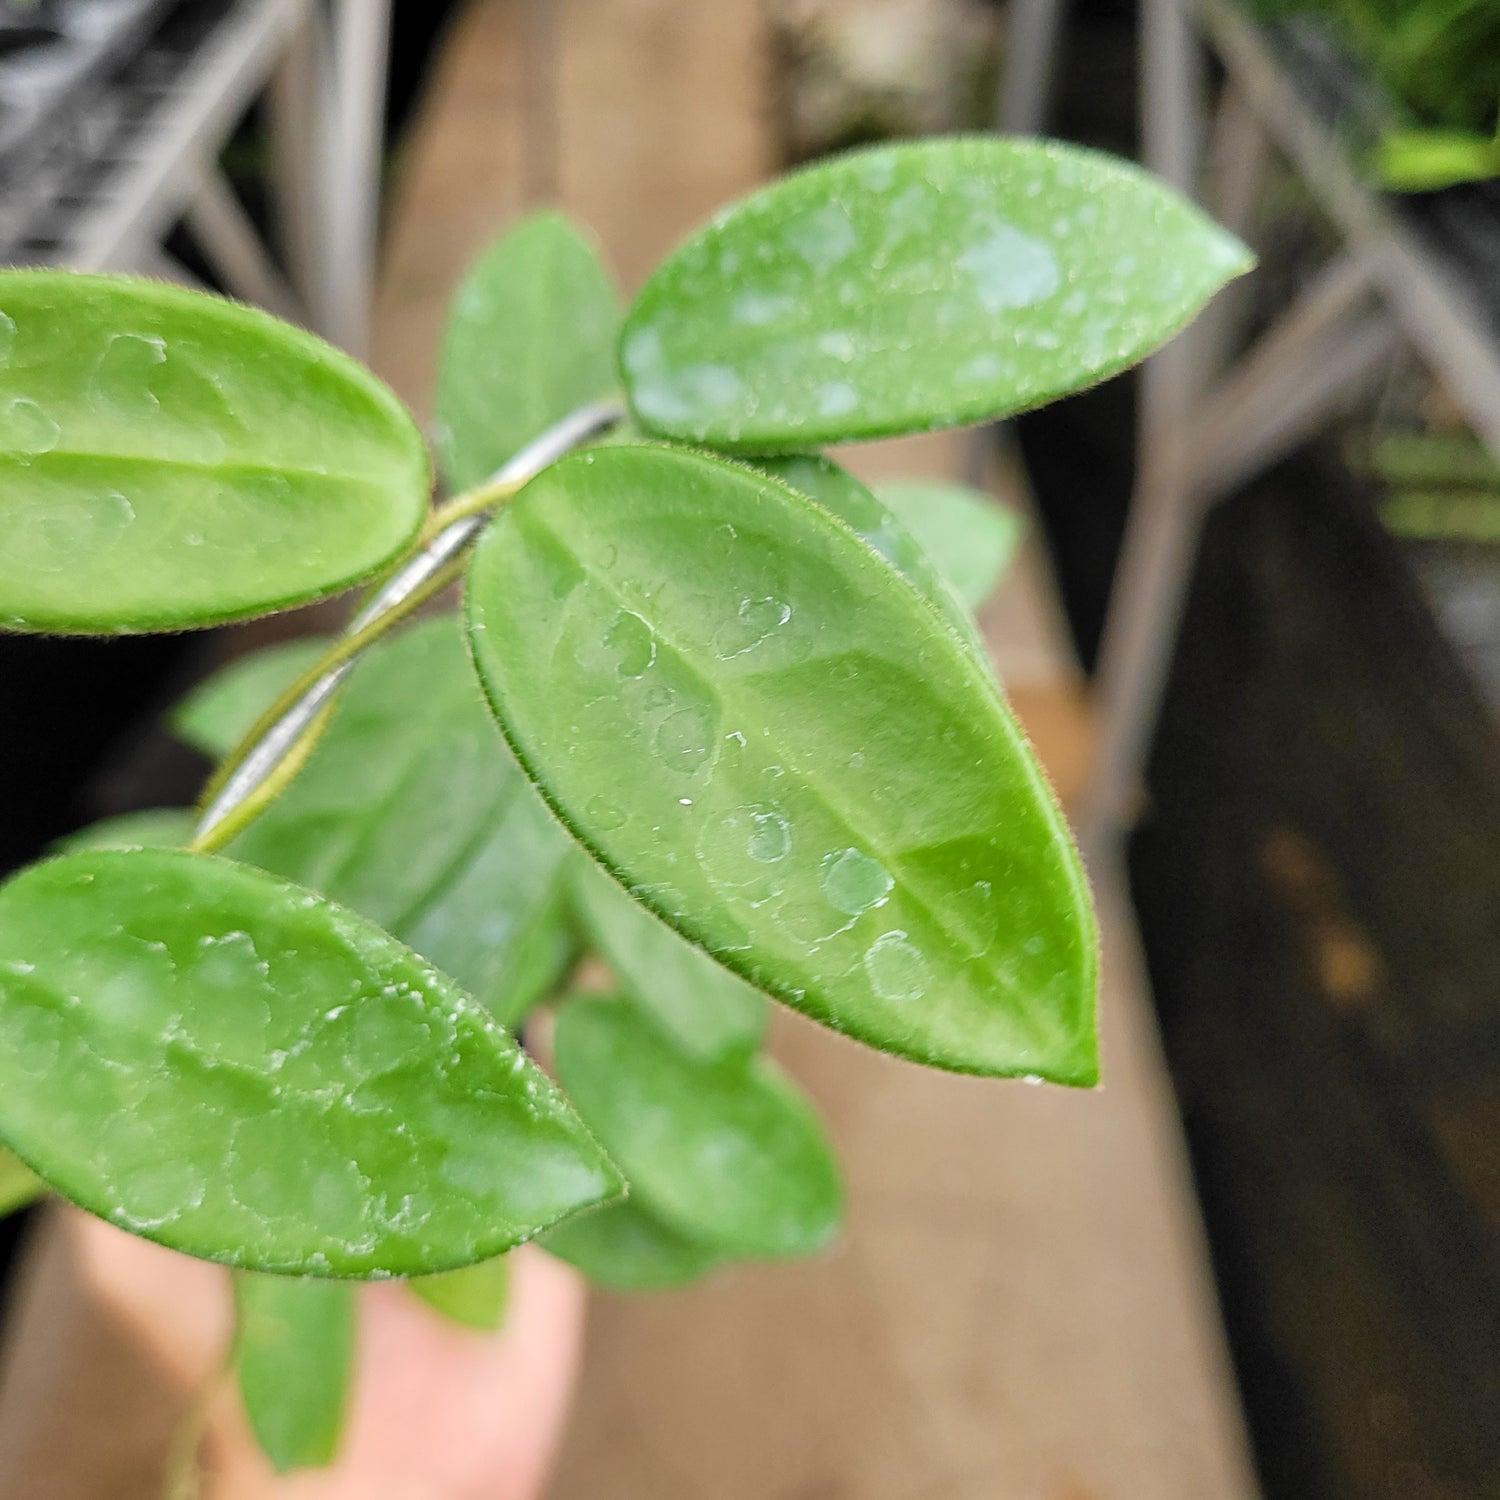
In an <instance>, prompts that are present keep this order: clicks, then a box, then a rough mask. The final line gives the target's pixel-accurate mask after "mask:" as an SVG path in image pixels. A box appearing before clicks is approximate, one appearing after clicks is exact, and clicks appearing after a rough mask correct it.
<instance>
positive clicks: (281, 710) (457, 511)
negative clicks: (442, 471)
mask: <svg viewBox="0 0 1500 1500" xmlns="http://www.w3.org/2000/svg"><path fill="white" fill-rule="evenodd" d="M624 414H625V413H624V408H623V406H622V405H621V403H620V402H619V401H618V400H610V401H599V402H595V403H593V404H592V405H589V406H583V407H580V408H579V409H578V410H577V411H575V412H572V413H571V414H570V415H568V416H566V417H564V418H563V419H562V421H560V422H557V423H554V424H553V425H552V426H551V427H549V428H548V429H547V430H546V431H545V432H543V433H542V434H541V435H540V436H539V437H538V438H536V439H535V440H534V441H533V442H531V443H528V444H527V445H526V447H524V448H523V449H521V451H520V452H519V453H517V454H515V456H514V457H512V458H511V459H510V460H509V461H508V462H507V463H505V464H504V465H503V466H502V467H501V468H500V470H499V471H498V472H497V473H495V474H494V475H492V476H491V477H490V478H489V479H487V480H485V481H484V483H483V484H480V485H476V486H475V488H474V489H472V490H469V491H467V492H466V493H464V494H462V495H459V496H457V497H456V498H455V499H454V500H452V501H450V502H449V504H448V505H446V506H444V507H441V508H440V509H439V510H437V511H435V512H434V513H433V516H432V517H431V518H430V520H429V523H428V526H427V527H426V528H424V532H423V539H422V544H421V546H420V548H419V550H417V551H416V552H414V553H412V555H411V556H410V557H409V558H408V559H407V561H406V562H404V563H403V564H401V566H399V567H398V568H397V569H396V571H395V572H394V573H392V574H391V575H390V576H389V577H388V578H387V579H386V581H385V582H384V583H383V584H382V585H380V587H379V588H378V589H377V590H376V591H375V593H374V594H373V595H372V596H371V597H370V598H369V599H368V600H367V601H366V602H365V604H364V605H363V606H362V607H361V608H360V610H359V611H358V612H357V613H356V614H355V616H354V618H353V619H352V620H351V621H350V622H349V628H348V631H347V632H346V634H345V635H344V636H343V637H341V638H340V639H339V640H338V641H336V642H335V643H334V645H333V646H332V647H331V648H330V649H329V651H328V652H327V654H326V655H325V656H324V657H323V658H322V659H321V660H320V661H318V662H315V663H314V664H313V666H312V667H310V668H309V669H308V670H307V671H306V672H304V673H303V674H302V676H301V677H299V678H298V679H297V681H296V682H294V683H293V684H292V686H291V687H290V688H288V689H287V691H286V692H285V693H283V694H282V695H281V697H280V698H279V699H278V700H277V701H276V703H274V704H273V705H272V706H271V708H270V709H268V710H267V711H266V713H265V714H263V715H262V716H261V718H260V719H259V720H258V721H257V722H256V723H255V725H254V726H253V727H252V728H251V729H250V731H249V732H248V733H247V734H246V735H245V737H244V738H243V739H242V740H241V741H240V743H239V745H238V746H237V747H236V748H235V749H234V750H232V751H231V752H230V753H229V755H228V756H226V757H225V759H224V761H223V763H222V765H221V766H220V768H219V770H218V772H217V773H216V774H215V775H214V777H213V778H212V780H211V781H210V782H209V784H208V787H207V788H206V789H205V791H204V794H203V798H202V800H201V802H200V805H199V817H198V826H197V830H196V832H195V833H194V836H193V840H192V842H191V843H190V844H189V845H188V848H189V849H190V850H191V851H192V852H194V853H198V854H202V853H207V852H210V851H212V850H214V849H219V848H222V847H223V846H224V844H226V843H227V842H228V841H229V840H230V839H231V838H232V837H233V836H234V835H235V834H236V833H237V832H239V830H240V829H241V828H243V827H244V826H245V825H246V824H247V823H248V822H250V821H251V819H253V818H254V817H255V816H256V814H257V813H259V812H260V811H261V809H262V808H264V807H265V806H266V805H267V804H268V803H270V802H271V801H272V800H274V798H275V797H276V795H277V794H278V793H279V792H280V791H281V790H282V789H283V788H284V787H285V786H286V785H287V784H288V783H289V782H290V781H291V780H292V778H293V776H295V775H296V773H297V770H298V769H300V767H301V765H302V764H303V763H304V762H305V760H306V758H307V756H308V755H309V754H310V753H311V751H312V747H313V745H314V744H315V743H316V740H317V735H318V733H319V731H320V728H321V724H322V722H323V721H325V720H326V717H327V715H326V712H325V710H326V708H327V707H328V705H329V704H331V702H332V700H333V697H334V695H335V694H336V693H337V692H338V689H339V687H340V685H341V684H342V683H343V680H344V678H345V676H346V675H347V674H348V672H349V669H350V667H351V666H352V665H353V663H354V660H355V658H356V657H357V656H358V655H359V654H360V652H362V651H363V650H364V649H365V647H367V646H369V645H370V644H372V643H373V642H374V641H376V640H379V639H380V637H381V636H383V635H385V634H386V633H387V632H388V631H389V630H390V629H391V628H392V627H393V626H395V625H397V624H399V623H400V622H401V621H402V620H404V619H405V618H406V617H407V616H408V615H410V614H411V613H412V612H413V611H414V610H415V609H416V608H417V607H418V606H419V605H420V604H422V603H424V602H425V601H426V600H428V599H430V598H431V597H432V596H433V595H434V594H436V593H439V592H440V591H441V590H442V589H444V588H446V587H447V586H448V584H449V583H451V582H453V580H454V579H455V578H456V577H457V576H458V575H459V573H460V572H462V570H463V567H464V565H465V562H466V560H467V557H468V552H469V549H470V548H471V547H472V546H473V544H474V542H475V541H476V540H477V539H478V537H479V534H480V532H481V531H483V530H484V527H485V523H486V522H487V521H488V520H489V517H490V514H491V513H492V512H493V511H494V510H495V509H496V508H497V507H498V506H500V505H501V504H503V503H504V502H505V501H506V500H508V499H509V498H510V496H512V495H513V494H515V493H516V491H517V490H519V489H520V488H521V486H522V485H524V484H525V483H526V482H527V481H528V480H530V479H532V478H534V477H535V476H536V475H537V474H538V473H540V472H541V470H543V469H545V468H546V467H547V466H548V465H549V464H552V463H554V462H556V461H557V459H559V458H561V457H562V456H563V455H564V454H565V453H569V452H571V451H572V450H573V449H574V448H577V447H579V446H580V445H582V444H583V443H586V442H588V441H589V440H590V439H592V438H595V437H598V436H599V435H600V434H601V433H604V432H607V431H608V430H609V429H610V428H611V427H614V426H615V425H616V424H617V423H618V422H620V421H621V419H622V418H623V417H624ZM434 524H437V529H436V530H435V531H434V530H433V529H432V528H433V526H434Z"/></svg>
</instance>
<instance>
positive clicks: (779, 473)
mask: <svg viewBox="0 0 1500 1500" xmlns="http://www.w3.org/2000/svg"><path fill="white" fill-rule="evenodd" d="M755 466H756V468H758V469H760V470H761V471H762V472H763V473H766V474H770V475H771V476H772V477H773V478H775V479H779V480H781V481H782V482H783V483H784V484H789V485H791V487H792V488H793V489H794V490H800V491H801V492H802V493H803V494H804V495H808V496H810V497H811V498H812V499H814V500H816V501H817V502H818V504H819V505H821V506H822V507H823V509H824V510H827V511H831V512H832V513H833V514H834V515H836V516H837V517H838V518H839V520H841V521H842V522H844V524H845V525H846V526H848V527H849V528H850V530H852V531H853V532H854V533H855V534H856V535H857V536H859V537H860V538H861V539H862V540H864V541H866V542H868V543H869V544H870V546H872V547H873V548H874V549H875V550H876V551H877V552H878V553H879V554H880V555H881V556H882V557H883V558H884V559H885V560H886V561H887V562H888V563H889V564H890V565H891V566H892V567H893V568H894V569H895V570H896V571H897V572H898V573H900V574H901V575H902V576H903V577H904V578H905V579H906V580H907V581H908V582H909V583H910V584H911V585H912V586H913V587H914V588H915V589H916V590H917V592H918V593H919V594H921V595H922V597H923V598H924V599H926V600H927V602H928V603H929V604H930V605H932V607H933V608H934V609H935V610H937V612H938V613H939V614H940V615H942V617H943V618H944V619H945V620H946V621H947V622H948V623H949V624H950V625H951V626H952V627H953V628H954V629H955V630H956V631H958V633H959V634H960V635H962V636H963V637H964V638H965V639H966V640H967V641H969V642H970V643H971V644H972V645H973V647H974V649H975V651H976V652H978V654H979V657H980V659H981V660H983V659H984V646H983V644H982V643H981V641H980V639H979V633H978V631H976V630H975V628H974V622H973V620H971V619H970V618H969V614H968V612H967V610H965V608H964V607H963V605H962V604H961V603H960V601H959V599H958V597H957V596H956V595H955V593H954V592H953V589H952V587H951V586H950V585H949V583H948V580H947V578H946V577H945V576H944V575H943V573H942V571H941V570H940V569H939V568H938V566H937V564H936V563H935V562H934V561H933V559H932V558H931V557H930V556H929V555H928V553H927V549H926V548H925V547H923V546H922V544H921V543H920V542H918V541H917V539H916V536H915V535H914V534H913V532H912V531H911V529H910V527H908V526H907V524H906V522H905V521H903V520H902V519H901V518H900V517H899V516H898V515H897V514H896V512H895V511H894V510H893V509H892V508H891V507H890V506H889V505H887V504H886V503H885V501H884V500H882V499H880V498H879V497H878V496H877V495H876V494H875V493H874V492H873V491H872V490H869V489H867V488H866V487H865V486H864V485H862V484H861V483H860V482H859V480H857V479H856V478H855V477H854V476H853V475H852V474H850V473H849V472H848V471H847V470H845V469H841V468H840V467H839V466H838V465H837V464H836V463H833V462H831V461H830V460H829V459H826V458H819V457H816V456H806V457H795V458H763V459H758V460H757V461H756V464H755Z"/></svg>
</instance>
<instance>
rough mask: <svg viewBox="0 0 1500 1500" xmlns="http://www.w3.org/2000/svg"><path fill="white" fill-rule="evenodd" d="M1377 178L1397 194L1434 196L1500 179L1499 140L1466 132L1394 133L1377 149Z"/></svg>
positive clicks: (1382, 141) (1419, 131) (1382, 184)
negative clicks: (1460, 186) (1468, 184)
mask: <svg viewBox="0 0 1500 1500" xmlns="http://www.w3.org/2000/svg"><path fill="white" fill-rule="evenodd" d="M1374 168H1375V175H1376V177H1377V178H1378V179H1379V181H1380V184H1381V186H1382V187H1386V188H1389V189H1391V190H1392V191H1393V192H1397V193H1431V192H1436V191H1437V190H1438V189H1439V188H1447V187H1456V186H1457V185H1458V184H1459V183H1461V182H1484V181H1486V180H1487V179H1489V178H1491V177H1500V140H1497V139H1496V138H1495V137H1494V136H1487V135H1475V134H1471V133H1470V132H1469V131H1466V130H1392V131H1388V132H1387V133H1386V134H1385V135H1384V136H1382V137H1381V140H1380V144H1379V145H1378V146H1377V147H1376V149H1375V157H1374Z"/></svg>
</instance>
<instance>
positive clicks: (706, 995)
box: [573, 860, 766, 1061]
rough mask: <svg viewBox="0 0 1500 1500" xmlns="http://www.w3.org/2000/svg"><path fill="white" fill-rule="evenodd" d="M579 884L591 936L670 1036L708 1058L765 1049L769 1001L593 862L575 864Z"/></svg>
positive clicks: (580, 901) (633, 996) (580, 902)
mask: <svg viewBox="0 0 1500 1500" xmlns="http://www.w3.org/2000/svg"><path fill="white" fill-rule="evenodd" d="M573 883H574V889H575V891H576V893H577V897H576V898H577V901H578V907H579V911H580V912H581V914H582V916H583V920H584V923H585V925H586V926H587V927H588V930H589V935H590V936H591V937H592V938H593V940H594V942H595V943H596V944H597V945H598V947H599V951H600V952H601V953H602V954H603V956H604V958H605V960H606V962H608V964H609V966H610V967H611V968H612V969H613V970H614V971H615V975H616V977H617V978H618V979H619V980H620V982H621V984H622V985H623V986H624V987H625V989H626V990H627V991H629V993H630V997H631V999H632V1000H633V1001H634V1002H635V1003H636V1005H638V1006H639V1007H640V1008H641V1009H642V1010H643V1011H644V1012H645V1013H646V1014H647V1016H649V1017H650V1019H651V1020H652V1021H653V1022H654V1023H655V1024H657V1025H658V1026H660V1027H661V1028H662V1030H663V1031H664V1033H665V1034H666V1035H667V1037H668V1038H670V1039H671V1040H672V1041H674V1042H675V1043H676V1044H677V1045H678V1046H679V1047H683V1048H685V1049H686V1050H687V1051H688V1052H691V1053H692V1054H693V1055H694V1056H696V1057H701V1058H704V1059H706V1060H708V1061H713V1060H714V1059H716V1058H720V1057H726V1056H731V1055H733V1054H735V1053H744V1052H749V1051H751V1050H753V1049H754V1048H755V1047H757V1046H759V1045H760V1041H761V1038H762V1037H763V1036H764V1035H765V1030H766V1002H765V1000H764V998H763V997H762V996H761V995H759V994H757V993H756V991H755V990H753V989H751V988H750V986H749V985H748V984H746V983H745V981H744V980H743V979H741V978H740V977H739V976H738V975H737V974H733V973H731V972H730V971H729V970H728V969H726V968H724V967H723V966H722V965H720V964H717V963H715V962H714V961H713V959H711V958H710V957H709V956H708V955H707V954H706V953H705V952H704V951H703V950H702V949H701V948H695V947H694V946H693V945H692V944H691V943H689V942H687V941H685V940H684V939H683V938H681V937H679V936H678V935H677V934H676V933H675V932H673V931H672V929H671V928H670V927H668V926H667V925H666V923H665V922H663V921H661V920H660V919H659V918H658V917H655V916H653V915H652V914H651V913H650V912H649V911H647V910H646V908H645V907H644V906H642V905H641V904H640V902H638V901H635V900H633V899H632V898H631V897H630V895H629V894H628V893H627V892H626V891H624V890H623V889H622V888H621V887H620V885H619V884H618V883H617V882H616V881H615V880H613V879H612V878H611V877H610V876H609V875H607V874H606V873H605V872H604V871H603V870H601V869H600V868H599V867H598V866H597V865H596V864H594V862H593V861H592V860H580V861H578V862H577V863H576V864H575V866H574V882H573Z"/></svg>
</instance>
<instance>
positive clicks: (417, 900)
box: [230, 614, 572, 1019]
mask: <svg viewBox="0 0 1500 1500" xmlns="http://www.w3.org/2000/svg"><path fill="white" fill-rule="evenodd" d="M245 706H246V707H247V708H248V707H249V706H250V705H249V704H246V705H245ZM257 712H258V711H257ZM571 850H572V843H571V841H570V840H569V839H568V837H567V836H566V835H565V834H564V833H563V832H562V830H561V829H559V828H558V826H557V824H556V822H555V820H554V819H553V818H552V816H551V815H550V814H549V813H548V812H547V810H546V808H545V807H543V806H542V804H541V803H540V802H539V801H538V799H537V797H536V794H535V793H534V792H533V790H532V788H531V786H530V785H529V783H528V782H527V779H526V777H525V776H524V775H522V773H521V771H520V768H519V767H518V766H517V765H516V763H515V759H514V757H513V756H512V755H511V753H510V751H509V750H507V749H506V746H505V742H504V741H503V740H502V739H501V738H500V736H499V735H498V734H496V733H495V725H494V722H493V720H492V719H491V718H490V715H489V713H488V712H487V710H486V708H485V706H484V699H483V695H482V694H481V692H480V689H479V685H478V683H477V682H476V681H475V680H474V671H473V668H472V666H471V665H470V663H469V658H468V653H467V652H466V650H465V648H464V642H463V636H462V634H461V632H460V630H459V626H458V622H457V621H456V619H455V618H454V616H452V615H451V614H445V615H436V616H434V617H432V618H431V619H428V620H424V621H422V622H421V623H420V624H417V625H415V626H412V627H411V628H410V629H408V630H406V631H405V632H403V633H402V634H401V635H399V636H396V637H394V638H393V639H390V640H386V641H382V642H380V643H379V644H378V645H376V646H375V647H373V648H372V649H371V650H370V651H369V653H368V654H367V655H366V656H365V657H364V658H363V659H362V660H361V661H360V663H359V665H358V666H357V667H356V668H355V670H354V671H353V672H352V673H351V674H350V677H349V681H348V684H347V686H346V687H345V688H344V690H343V694H342V696H341V698H340V700H339V703H338V706H337V707H336V709H335V711H334V716H333V720H332V722H331V723H330V725H329V727H328V730H327V732H326V733H325V734H324V736H323V738H322V740H321V741H320V742H319V744H318V746H317V748H316V749H315V750H314V751H313V754H312V757H311V759H310V760H309V761H308V764H307V766H306V767H305V768H304V769H303V771H302V772H301V774H300V775H299V776H298V777H297V779H296V780H295V781H294V782H292V784H291V785H290V786H289V787H288V788H287V790H286V791H285V792H284V793H283V794H282V796H281V797H280V798H278V799H277V801H276V802H274V803H273V804H272V805H271V806H270V807H269V808H268V809H267V810H266V812H265V813H263V814H262V816H261V817H260V818H259V819H258V820H257V821H256V822H254V823H252V824H251V825H250V826H249V828H247V829H246V830H245V832H244V833H243V834H242V835H241V836H240V837H239V838H238V839H237V840H235V842H234V843H233V844H232V845H231V846H230V853H231V854H233V856H234V857H235V858H236V859H242V860H244V861H245V862H246V863H248V864H253V865H259V866H260V867H261V868H262V869H265V870H270V871H272V872H273V873H275V874H277V875H282V876H285V877H286V878H287V879H288V880H296V881H298V882H299V883H301V884H303V885H309V886H312V887H313V888H314V889H315V890H319V891H322V892H323V893H324V894H325V895H327V896H329V897H331V898H332V899H333V900H335V901H339V902H341V903H343V904H344V905H346V906H351V907H353V908H354V909H355V910H356V911H358V912H360V913H362V914H363V915H364V916H367V917H368V918H369V919H370V920H371V921H372V922H375V923H377V924H379V925H380V926H381V927H384V928H385V929H386V931H388V932H390V933H393V934H394V935H395V936H397V937H399V938H400V939H401V940H402V942H404V943H406V944H407V945H408V946H409V947H412V948H415V949H416V950H417V952H419V953H420V954H422V956H423V957H424V958H426V959H428V960H429V961H430V962H431V963H433V964H436V965H437V967H438V968H440V969H442V970H443V971H444V972H445V973H446V974H449V975H450V976H452V977H453V978H454V979H456V980H457V981H458V982H459V984H461V985H462V986H463V987H464V988H465V989H466V990H468V991H469V993H470V994H472V995H475V996H476V997H477V998H479V999H480V1000H483V1001H485V1002H486V1003H487V1004H491V1003H493V1004H494V1005H496V1006H497V1013H500V1012H503V1013H504V1018H505V1019H509V1018H511V1017H512V1016H513V1015H514V1014H515V1012H516V1011H517V1010H518V1009H524V1008H525V1006H526V1005H527V1004H529V1003H530V1001H531V1000H532V999H534V998H535V996H536V994H538V993H540V991H541V990H542V989H545V988H547V987H549V986H550V984H551V982H552V980H553V979H554V978H555V977H556V975H557V973H558V972H559V971H560V969H561V968H562V967H563V966H565V965H566V963H567V961H568V959H569V957H570V955H571V953H572V938H571V934H570V933H569V931H568V929H567V926H566V922H565V917H564V914H563V910H562V905H561V902H562V889H563V879H564V864H565V861H566V859H567V857H568V855H569V853H570V852H571ZM518 958H524V959H525V963H524V964H521V965H518V964H517V963H516V962H515V961H516V960H517V959H518Z"/></svg>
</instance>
